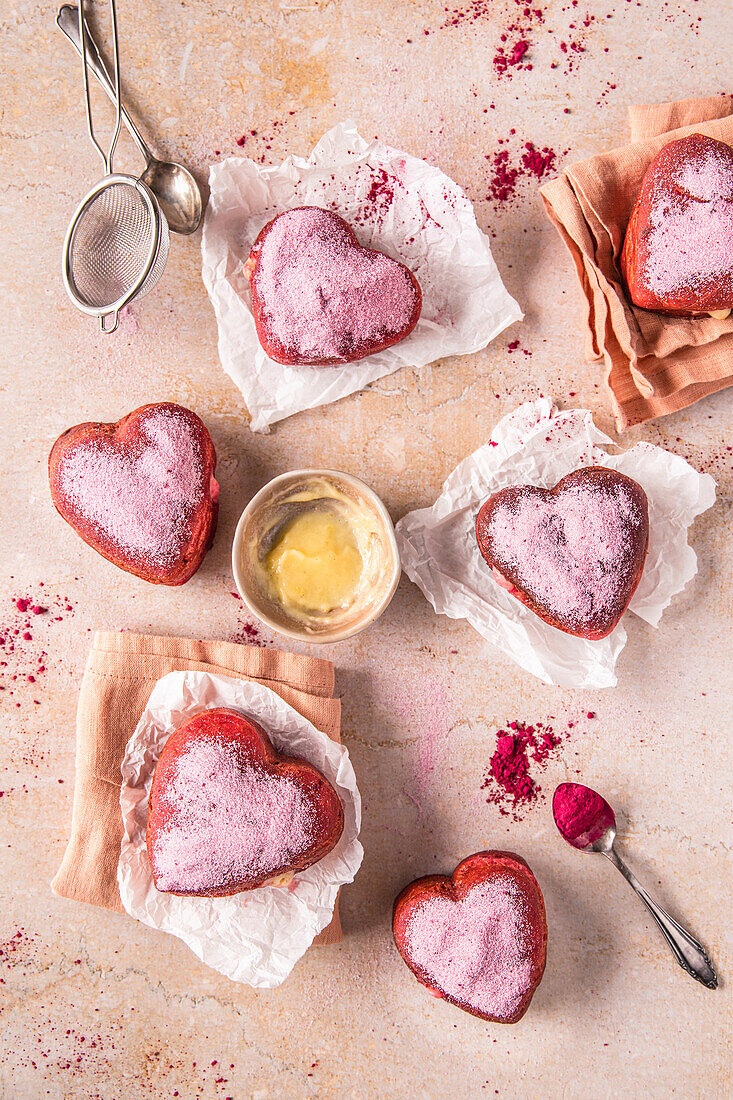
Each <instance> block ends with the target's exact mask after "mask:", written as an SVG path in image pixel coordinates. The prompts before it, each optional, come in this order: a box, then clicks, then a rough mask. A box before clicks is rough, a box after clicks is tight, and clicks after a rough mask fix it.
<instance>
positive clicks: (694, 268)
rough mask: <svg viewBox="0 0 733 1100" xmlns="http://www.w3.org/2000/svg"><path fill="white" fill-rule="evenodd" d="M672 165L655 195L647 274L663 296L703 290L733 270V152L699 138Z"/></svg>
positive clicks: (647, 243)
mask: <svg viewBox="0 0 733 1100" xmlns="http://www.w3.org/2000/svg"><path fill="white" fill-rule="evenodd" d="M693 136H695V137H698V136H699V135H693ZM667 170H668V171H669V172H670V178H669V180H668V181H665V182H664V183H662V182H661V181H658V182H657V183H655V185H654V186H653V188H652V191H651V195H650V202H651V211H650V218H649V227H650V232H649V236H648V238H647V241H646V242H645V243H646V249H645V255H646V262H645V265H644V274H645V279H646V282H647V283H648V285H649V287H650V289H651V290H652V291H653V292H654V293H655V294H656V295H657V296H658V297H665V296H674V295H677V294H679V293H680V292H681V291H685V290H688V291H690V290H692V291H696V292H698V293H702V292H704V291H706V290H708V289H710V288H712V287H714V286H715V285H716V284H717V283H718V282H719V281H720V279H721V277H722V276H725V275H727V276H728V278H730V276H731V272H733V154H731V156H726V155H725V153H724V152H723V150H721V149H720V148H717V147H716V146H715V145H714V144H713V143H709V144H708V143H705V144H701V143H699V142H698V143H697V144H696V145H695V146H694V148H693V147H690V146H688V149H687V151H686V153H685V157H684V159H680V160H679V161H677V162H675V163H674V164H672V165H669V166H668V169H667ZM670 186H671V190H670ZM731 301H732V303H733V299H731Z"/></svg>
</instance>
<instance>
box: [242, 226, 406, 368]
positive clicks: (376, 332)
mask: <svg viewBox="0 0 733 1100" xmlns="http://www.w3.org/2000/svg"><path fill="white" fill-rule="evenodd" d="M256 284H257V291H258V294H259V296H260V300H261V301H262V303H263V308H262V320H263V321H264V323H265V325H266V327H267V330H268V335H269V336H270V338H272V339H274V340H275V341H277V342H278V343H279V344H281V345H282V346H283V347H284V348H285V349H286V350H287V351H288V352H289V353H291V354H292V355H293V356H294V357H297V358H299V359H303V360H305V361H310V362H315V361H317V360H328V359H346V358H348V357H350V356H352V355H353V354H354V353H355V352H358V351H359V350H360V349H362V348H363V349H365V353H366V350H368V348H369V346H370V345H371V346H374V345H375V344H379V343H381V342H383V341H384V340H385V339H388V338H389V337H391V336H393V335H395V334H397V333H399V332H401V331H402V330H403V329H405V328H406V327H407V325H408V324H409V323H410V320H411V318H412V315H413V311H414V309H415V303H416V297H417V295H416V290H415V287H414V285H413V283H412V280H411V279H410V276H409V275H408V273H407V272H406V271H405V270H404V268H403V267H402V266H401V265H400V264H398V263H396V262H395V261H394V260H392V259H390V258H389V257H388V256H384V255H383V254H382V253H380V252H373V251H368V250H366V249H361V248H359V249H357V248H355V247H354V243H353V239H352V238H351V236H350V234H349V233H348V232H347V229H346V227H345V226H344V225H343V224H342V222H341V220H340V219H339V218H336V217H335V216H334V215H333V214H331V213H330V212H329V211H327V210H321V209H319V208H318V207H314V206H307V207H301V208H299V209H296V210H289V211H287V212H286V213H285V214H281V215H280V216H279V217H278V218H277V219H276V220H275V221H274V222H273V224H272V225H271V227H270V229H269V230H268V232H267V234H266V235H265V237H264V240H263V242H262V245H261V247H260V253H259V262H258V266H257V272H256Z"/></svg>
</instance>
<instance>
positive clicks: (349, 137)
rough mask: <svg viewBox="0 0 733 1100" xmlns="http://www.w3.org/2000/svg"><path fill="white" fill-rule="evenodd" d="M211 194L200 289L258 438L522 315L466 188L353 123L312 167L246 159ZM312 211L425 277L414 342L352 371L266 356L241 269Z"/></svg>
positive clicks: (224, 167) (297, 160)
mask: <svg viewBox="0 0 733 1100" xmlns="http://www.w3.org/2000/svg"><path fill="white" fill-rule="evenodd" d="M209 185H210V188H211V197H210V199H209V204H208V207H207V210H206V217H205V220H204V229H203V236H202V241H201V253H202V273H203V280H204V284H205V286H206V289H207V291H208V293H209V297H210V298H211V301H212V304H213V306H214V311H215V313H216V318H217V322H218V326H219V357H220V359H221V363H222V366H223V367H224V370H225V371H226V372H227V374H228V375H229V376H230V377H231V379H232V381H233V382H234V384H235V385H236V386H237V387H238V388H239V389H240V390H241V392H242V396H243V397H244V400H245V401H246V403H247V407H248V409H249V411H250V414H251V417H252V420H251V424H250V427H251V428H252V430H253V431H264V430H266V429H267V428H268V427H269V425H271V424H274V423H275V422H276V421H278V420H282V419H283V418H284V417H286V416H292V414H293V413H296V412H300V411H301V410H302V409H310V408H315V407H316V406H318V405H327V404H329V403H330V402H331V401H336V400H338V399H339V398H341V397H345V396H346V395H347V394H349V393H354V391H356V390H360V389H363V387H364V386H366V385H367V384H368V383H369V382H373V381H375V379H377V378H382V377H383V376H384V375H387V374H392V373H393V371H396V370H398V369H399V367H403V366H409V367H422V366H425V365H426V364H427V363H431V362H433V361H434V360H435V359H439V358H441V357H442V356H447V355H466V354H469V353H471V352H475V351H478V350H479V349H480V348H483V347H485V346H486V344H488V343H489V342H490V341H491V340H493V339H494V337H495V336H497V335H498V334H499V333H500V332H502V331H503V329H505V328H506V327H507V326H508V325H510V324H512V322H513V321H517V320H520V319H521V317H522V312H521V310H520V308H519V306H518V305H517V303H516V302H515V301H514V299H513V298H512V297H510V295H509V294H508V293H507V291H506V289H505V288H504V285H503V283H502V281H501V278H500V276H499V272H498V270H497V267H496V264H495V263H494V259H493V257H492V255H491V245H490V244H489V239H488V237H487V236H486V234H485V233H482V231H481V230H480V229H479V227H478V225H477V224H476V216H475V214H474V211H473V207H472V205H471V203H470V202H469V200H468V199H467V198H466V195H465V194H464V193H463V191H462V190H461V189H460V187H458V185H457V184H456V183H454V182H453V180H451V179H449V178H448V176H446V175H445V174H444V173H443V172H441V171H440V170H439V169H437V168H434V167H433V166H432V165H430V164H427V163H426V162H425V161H424V160H418V158H417V157H412V156H409V154H407V153H403V152H401V151H400V150H398V149H393V148H391V146H389V145H385V144H384V143H383V142H381V141H372V142H367V141H365V140H364V138H362V137H361V136H360V135H359V134H358V132H357V131H356V129H355V127H354V126H353V124H351V123H341V124H340V125H338V126H336V127H334V129H333V130H330V131H329V132H328V133H327V134H325V135H324V137H322V138H321V140H320V141H319V142H318V144H317V145H316V147H315V148H314V150H313V152H312V153H311V155H310V156H309V157H308V158H307V159H304V158H303V157H295V156H291V157H288V158H287V160H285V161H283V163H282V164H281V165H280V166H279V167H263V166H262V165H259V164H255V163H254V161H252V160H249V159H248V158H246V157H230V158H228V159H227V160H225V161H221V162H220V163H218V164H213V165H212V166H211V169H210V173H209ZM308 205H313V206H321V207H324V208H328V209H329V210H334V211H335V212H336V213H338V214H341V216H342V217H344V218H345V219H346V221H348V222H349V223H350V224H351V226H352V227H353V229H354V230H355V232H356V235H357V237H358V238H359V241H360V243H361V244H363V245H366V246H368V247H372V248H378V249H379V250H380V251H382V252H386V253H387V254H388V255H390V256H392V257H393V258H394V259H396V260H401V261H402V263H405V264H406V265H407V266H408V267H409V268H410V269H411V270H412V271H413V272H414V274H415V275H416V276H417V279H418V281H419V283H420V286H421V288H422V292H423V307H422V315H421V317H420V320H419V321H418V323H417V325H416V327H415V329H414V330H413V332H412V333H411V334H410V335H409V336H408V337H407V338H406V339H405V340H402V341H401V342H400V343H399V344H395V345H394V347H391V348H387V350H386V351H383V352H380V353H379V354H378V355H370V356H367V358H366V359H362V360H360V361H359V362H357V363H350V364H348V365H346V366H343V367H291V366H283V365H282V364H281V363H275V362H274V361H273V360H272V359H270V358H268V356H267V355H266V354H265V352H264V351H263V349H262V346H261V345H260V342H259V340H258V339H257V333H256V331H255V325H254V319H253V317H252V309H251V300H250V294H249V287H248V284H247V280H246V278H245V276H244V271H243V264H244V263H245V261H246V260H247V257H248V256H249V252H250V249H251V247H252V245H253V244H254V241H255V238H256V236H257V234H258V233H259V231H260V229H262V227H263V226H264V225H265V224H266V223H267V222H268V221H270V219H271V218H274V217H275V215H276V214H280V213H282V212H283V211H284V210H289V209H292V208H293V207H295V206H308Z"/></svg>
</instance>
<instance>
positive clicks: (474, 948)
mask: <svg viewBox="0 0 733 1100" xmlns="http://www.w3.org/2000/svg"><path fill="white" fill-rule="evenodd" d="M393 931H394V938H395V943H396V944H397V948H398V950H399V952H400V954H401V955H402V957H403V959H404V961H405V962H406V963H407V965H408V967H409V968H410V970H412V972H413V973H414V975H415V976H416V978H417V979H418V981H420V982H422V984H423V985H425V986H427V988H428V989H430V991H431V992H433V993H434V994H436V995H437V996H439V997H442V998H443V999H444V1000H446V1001H449V1002H450V1003H451V1004H454V1005H457V1006H458V1008H462V1009H463V1010H464V1011H465V1012H470V1013H471V1014H472V1015H473V1016H479V1017H480V1018H481V1019H484V1020H491V1021H493V1022H495V1023H505V1024H511V1023H516V1022H517V1020H519V1019H521V1017H522V1016H523V1015H524V1013H525V1012H526V1011H527V1009H528V1007H529V1003H530V1001H531V1000H532V996H533V994H534V991H535V989H536V988H537V986H538V985H539V983H540V981H541V979H542V975H543V973H544V969H545V958H546V952H547V922H546V918H545V907H544V901H543V898H542V891H541V890H540V887H539V884H538V883H537V880H536V879H535V877H534V875H533V874H532V872H531V871H530V869H529V867H528V865H527V864H526V863H525V861H524V860H523V859H522V858H521V857H520V856H517V855H514V853H512V852H497V851H487V852H477V853H476V854H475V855H472V856H469V857H468V858H467V859H464V860H463V861H462V862H461V863H459V865H458V867H457V868H456V869H455V871H454V872H453V874H452V875H451V876H445V875H428V876H427V877H425V878H421V879H417V880H416V881H415V882H413V883H411V884H410V885H409V886H407V887H406V888H405V889H404V890H403V891H402V893H401V894H400V895H399V897H398V898H397V900H396V901H395V905H394V913H393Z"/></svg>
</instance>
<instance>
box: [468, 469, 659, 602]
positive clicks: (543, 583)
mask: <svg viewBox="0 0 733 1100" xmlns="http://www.w3.org/2000/svg"><path fill="white" fill-rule="evenodd" d="M642 522H643V517H642V515H641V513H640V511H639V507H638V505H637V503H636V501H635V500H634V498H633V497H632V496H631V495H630V493H629V492H628V491H627V490H626V488H625V486H623V485H617V486H615V487H614V488H613V489H612V490H607V489H601V488H600V487H599V486H593V485H585V486H583V485H574V486H572V487H568V488H567V489H563V490H562V491H561V492H560V493H558V494H557V495H556V496H554V497H553V496H551V497H546V496H539V495H536V494H520V495H519V496H517V497H515V498H513V499H511V498H509V499H508V500H507V501H506V502H505V503H502V505H501V506H500V507H497V508H496V510H495V511H494V513H493V515H492V517H491V520H490V522H489V525H488V531H489V535H490V537H491V540H492V550H493V553H494V557H495V560H496V563H497V565H498V567H499V569H500V570H501V571H502V572H510V573H511V574H512V575H513V576H516V578H517V580H518V582H519V584H520V585H521V587H522V589H523V590H524V591H525V592H526V593H527V594H528V595H529V596H531V597H532V598H533V599H534V600H535V601H536V602H537V603H538V604H541V605H544V606H547V607H550V608H551V609H552V610H553V611H555V612H556V613H558V614H560V615H562V616H563V617H564V618H566V619H567V620H569V621H570V622H574V623H587V622H590V621H593V620H594V619H596V618H597V617H602V616H604V615H606V614H608V613H609V612H611V611H613V609H614V608H615V607H616V605H617V603H618V599H619V591H620V589H622V588H623V586H624V583H625V580H626V577H627V575H628V573H629V571H630V568H631V565H632V558H631V551H632V547H633V533H634V532H635V531H636V530H637V529H638V528H639V527H640V526H641V524H642Z"/></svg>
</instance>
